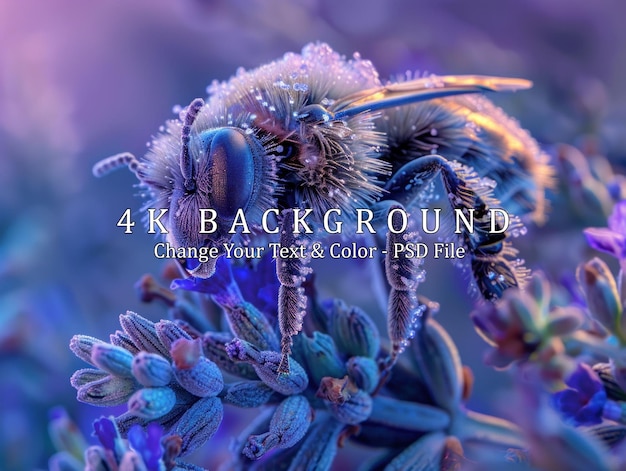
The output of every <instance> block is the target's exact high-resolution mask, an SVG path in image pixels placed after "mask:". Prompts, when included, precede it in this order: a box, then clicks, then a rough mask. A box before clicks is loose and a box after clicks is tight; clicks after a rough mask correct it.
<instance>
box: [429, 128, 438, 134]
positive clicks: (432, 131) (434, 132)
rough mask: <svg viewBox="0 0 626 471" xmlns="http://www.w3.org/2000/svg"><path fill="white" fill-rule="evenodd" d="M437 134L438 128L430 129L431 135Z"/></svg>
mask: <svg viewBox="0 0 626 471" xmlns="http://www.w3.org/2000/svg"><path fill="white" fill-rule="evenodd" d="M437 134H438V132H437V129H435V128H432V129H431V130H430V135H431V136H436V135H437Z"/></svg>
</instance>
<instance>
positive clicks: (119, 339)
mask: <svg viewBox="0 0 626 471" xmlns="http://www.w3.org/2000/svg"><path fill="white" fill-rule="evenodd" d="M109 339H110V341H111V344H112V345H117V346H118V347H122V348H123V349H125V350H128V351H129V352H130V353H132V354H133V355H134V354H136V353H138V352H139V349H138V348H137V345H135V344H134V343H133V340H132V339H131V338H130V336H129V335H128V334H127V333H126V332H122V331H121V330H117V331H115V333H114V334H111V335H109Z"/></svg>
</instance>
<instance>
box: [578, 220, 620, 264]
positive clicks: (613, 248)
mask: <svg viewBox="0 0 626 471" xmlns="http://www.w3.org/2000/svg"><path fill="white" fill-rule="evenodd" d="M583 234H584V235H585V237H586V239H587V243H588V244H589V245H590V246H591V247H592V248H594V249H596V250H598V251H600V252H604V253H608V254H610V255H613V256H614V257H616V258H619V259H622V258H624V257H626V237H624V235H623V234H619V233H617V232H614V231H612V230H611V229H607V228H604V227H589V228H587V229H585V230H584V231H583Z"/></svg>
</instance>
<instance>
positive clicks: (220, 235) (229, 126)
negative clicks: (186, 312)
mask: <svg viewBox="0 0 626 471" xmlns="http://www.w3.org/2000/svg"><path fill="white" fill-rule="evenodd" d="M530 86H531V83H530V82H529V81H527V80H523V79H516V78H500V77H485V76H434V75H431V76H422V77H407V78H406V79H404V80H396V81H394V82H390V83H383V82H382V81H381V79H380V78H379V75H378V73H377V71H376V69H375V68H374V66H373V65H372V63H371V62H370V61H368V60H364V59H362V58H361V57H360V56H359V55H358V54H355V55H354V57H353V58H352V59H346V58H344V57H342V56H341V55H339V54H338V53H336V52H335V51H333V50H332V49H331V48H330V47H329V46H328V45H326V44H322V43H316V44H309V45H307V46H305V47H304V49H303V50H302V52H301V54H295V53H287V54H285V55H284V56H283V57H282V58H281V59H279V60H277V61H275V62H271V63H269V64H266V65H263V66H261V67H259V68H257V69H254V70H250V71H245V70H243V69H240V70H239V71H237V73H236V75H235V76H234V77H232V78H231V79H230V80H227V81H225V82H221V83H220V82H213V84H212V85H210V86H209V87H208V93H209V97H208V100H207V101H206V102H205V101H203V100H202V99H195V100H193V101H192V102H191V104H190V105H189V106H188V107H187V108H186V109H184V110H183V111H182V112H181V115H180V118H179V119H175V120H171V121H168V122H167V123H166V124H165V126H164V128H163V129H162V132H160V133H159V134H158V135H157V136H156V137H154V138H153V141H152V143H151V145H150V146H149V150H148V151H147V153H146V155H145V156H144V157H143V158H142V159H137V158H135V157H134V156H133V155H131V154H128V153H123V154H119V155H116V156H113V157H110V158H108V159H105V160H103V161H101V162H99V163H98V164H96V166H95V167H94V174H95V175H96V176H101V175H103V174H105V173H108V172H109V171H111V170H113V169H115V168H118V167H121V166H128V167H129V168H130V170H131V171H132V172H134V174H135V175H136V176H137V178H138V180H139V182H140V184H141V186H142V187H143V188H144V189H145V190H147V193H148V195H149V201H148V202H147V204H146V207H149V208H157V209H168V210H169V211H168V213H167V218H166V219H165V220H164V221H163V222H164V226H165V228H166V229H167V232H168V234H167V241H168V242H169V243H171V244H172V246H174V247H220V246H222V245H223V244H224V243H225V242H229V241H231V240H232V238H233V235H232V234H230V233H228V232H227V231H226V230H225V228H229V227H230V226H231V224H232V223H233V221H234V219H235V218H236V216H237V213H238V211H240V210H243V212H244V213H245V216H246V220H247V221H250V223H251V225H252V226H253V227H254V228H256V229H257V230H256V234H257V235H255V233H254V231H255V230H254V229H253V234H252V235H251V236H249V238H250V240H251V242H252V243H255V240H256V239H257V238H258V240H259V241H260V240H263V235H261V234H259V232H260V231H258V228H259V227H260V225H261V217H262V215H263V214H265V213H266V211H267V210H268V209H271V208H276V209H277V210H278V211H277V212H278V214H279V219H280V222H281V224H282V227H283V228H285V227H288V225H289V224H291V223H292V222H293V219H294V214H293V209H294V208H299V209H308V210H310V213H311V218H312V222H313V225H318V226H319V225H320V224H321V221H322V218H323V217H324V215H325V214H326V213H327V212H328V211H329V210H331V209H340V210H341V211H342V214H345V215H350V214H354V212H355V209H356V208H372V209H374V210H375V212H376V214H377V215H380V217H383V216H384V215H386V214H388V213H389V212H390V211H391V210H392V209H394V208H405V209H406V210H407V211H409V212H411V210H414V209H415V208H417V207H419V206H420V204H422V202H423V200H424V195H425V194H426V193H427V192H428V191H429V188H432V182H434V181H435V180H436V179H437V178H438V177H440V181H441V182H442V183H443V188H444V190H445V199H447V201H448V202H449V206H450V207H451V208H452V209H455V210H461V211H463V212H464V213H465V214H469V213H470V212H471V213H473V214H474V216H475V218H476V221H477V225H475V226H474V230H473V231H469V230H465V231H463V232H462V233H461V234H460V235H459V239H460V241H461V242H462V243H463V244H464V245H465V247H466V248H467V250H468V253H469V257H468V258H469V262H468V265H469V268H470V270H469V271H471V273H472V279H473V283H474V286H475V288H476V291H477V292H478V293H479V294H480V295H481V296H482V297H483V298H485V299H490V300H493V299H497V298H499V297H500V296H501V295H502V293H503V292H504V290H506V289H508V288H510V287H514V286H518V285H520V283H522V281H523V278H524V277H525V275H526V273H527V270H526V269H525V268H524V267H523V264H522V263H521V262H520V261H519V260H518V259H517V258H516V251H515V250H514V249H513V247H512V246H511V244H510V238H511V237H512V232H514V231H519V228H520V227H521V223H519V222H516V223H515V224H514V227H513V228H512V229H509V230H508V231H496V232H494V231H491V232H490V231H489V230H488V221H487V217H486V215H487V212H488V210H489V209H490V208H493V207H501V208H504V209H505V210H506V211H507V212H509V213H510V214H513V215H516V216H519V217H524V218H525V219H529V220H534V221H536V222H541V221H542V220H543V218H544V215H545V210H546V198H545V191H546V188H548V187H549V186H550V184H551V180H552V170H551V167H550V165H549V162H548V160H549V159H548V156H547V155H546V154H545V153H543V152H542V151H541V150H540V148H539V146H538V144H537V143H536V141H535V140H534V139H533V138H532V137H531V136H530V135H529V134H528V132H526V131H525V130H523V129H522V128H521V127H520V125H519V124H518V123H517V122H516V121H515V120H514V119H513V118H511V117H509V116H507V115H506V114H505V113H504V112H503V111H502V110H501V109H499V108H497V107H496V106H495V105H494V104H493V103H492V102H490V101H489V100H488V99H487V98H485V97H484V96H482V95H481V93H483V92H486V91H495V92H500V91H515V90H522V89H526V88H529V87H530ZM203 208H211V209H213V210H215V213H216V214H217V228H218V229H217V230H216V231H214V232H213V233H211V234H210V235H207V234H206V233H202V232H203V231H201V220H200V210H201V209H203ZM279 237H280V240H281V244H283V245H287V246H288V245H291V244H293V243H296V242H297V240H296V239H297V236H296V235H294V234H293V233H291V232H289V231H285V230H282V231H281V232H280V236H279ZM403 237H404V240H406V239H407V237H408V235H407V234H404V235H403ZM388 242H389V239H388ZM387 258H389V255H387ZM183 263H184V265H185V268H186V270H187V272H188V274H190V275H194V276H196V277H203V278H207V277H210V276H211V275H212V274H213V273H214V271H215V264H216V259H211V260H209V261H207V262H205V263H197V264H196V265H195V266H194V265H193V262H192V261H190V260H186V261H184V262H183ZM403 263H404V265H402V264H401V270H400V271H401V272H403V273H404V275H403V276H400V275H397V274H396V275H397V276H396V275H393V274H392V273H389V272H390V271H393V270H391V269H390V268H389V267H390V265H392V261H390V260H387V279H388V280H389V281H390V283H391V285H392V290H393V289H395V290H397V291H398V292H400V293H404V294H402V295H403V296H405V298H403V299H398V298H397V296H398V295H396V298H395V300H393V301H390V313H389V315H390V316H393V317H394V318H395V322H396V323H397V321H398V319H397V318H398V317H406V318H409V320H408V321H406V322H404V321H402V322H401V324H402V326H401V327H400V328H398V327H397V326H396V327H393V328H390V330H394V332H393V335H392V334H390V335H392V340H393V341H394V342H395V344H397V345H398V348H397V349H396V350H397V351H401V349H402V348H401V345H403V344H404V343H405V341H406V338H404V339H403V337H407V336H409V331H410V325H411V323H412V322H413V320H411V319H413V317H414V316H413V315H412V314H411V313H410V312H409V311H411V310H412V311H413V312H414V311H415V310H416V306H417V301H416V297H415V295H414V293H413V291H414V287H415V285H416V284H415V283H413V282H410V281H409V282H407V281H406V279H407V278H408V279H415V278H418V270H417V268H416V264H415V263H414V262H412V261H410V260H405V261H404V262H403ZM304 265H305V262H303V261H302V260H299V259H294V258H289V257H285V258H279V259H277V273H278V278H279V281H280V283H281V292H280V295H279V297H280V299H279V325H280V329H281V333H282V334H283V343H282V346H283V360H284V361H283V364H281V367H280V370H279V371H283V372H285V371H288V360H287V355H288V354H289V352H290V346H291V341H292V340H291V337H292V336H293V335H295V334H297V333H298V332H299V330H300V329H301V325H302V316H303V315H304V310H305V307H306V301H305V298H304V295H303V289H302V287H301V286H300V285H301V283H302V280H303V277H304V275H306V273H307V271H306V268H305V266H304ZM402 267H404V271H403V268H402ZM396 268H397V267H396ZM394 276H395V278H394ZM394 280H395V281H394ZM405 301H406V302H405ZM391 305H393V306H395V307H394V308H393V309H392V308H391ZM399 305H401V306H404V307H402V308H400V314H399V315H398V314H397V311H398V309H399V308H398V306H399ZM392 311H393V312H392Z"/></svg>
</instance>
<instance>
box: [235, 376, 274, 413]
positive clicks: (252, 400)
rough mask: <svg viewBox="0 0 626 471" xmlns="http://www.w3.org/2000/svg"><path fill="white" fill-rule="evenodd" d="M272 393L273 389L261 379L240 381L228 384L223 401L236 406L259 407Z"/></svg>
mask: <svg viewBox="0 0 626 471" xmlns="http://www.w3.org/2000/svg"><path fill="white" fill-rule="evenodd" d="M272 394H274V390H273V389H272V388H270V387H269V386H268V385H267V384H265V383H264V382H262V381H240V382H238V383H232V384H230V385H228V392H227V393H226V395H225V396H224V402H225V403H227V404H232V405H234V406H237V407H250V408H252V407H260V406H262V405H263V404H265V403H266V402H267V401H268V400H269V399H270V397H272Z"/></svg>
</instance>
